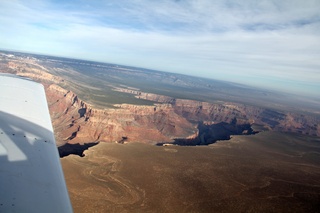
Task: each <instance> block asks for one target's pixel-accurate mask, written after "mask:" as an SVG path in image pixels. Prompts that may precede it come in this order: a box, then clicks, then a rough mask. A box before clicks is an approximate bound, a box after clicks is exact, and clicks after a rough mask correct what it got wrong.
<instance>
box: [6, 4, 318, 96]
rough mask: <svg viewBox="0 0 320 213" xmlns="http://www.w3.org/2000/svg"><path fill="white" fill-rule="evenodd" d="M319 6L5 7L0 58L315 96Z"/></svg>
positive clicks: (82, 5)
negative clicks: (6, 54)
mask: <svg viewBox="0 0 320 213" xmlns="http://www.w3.org/2000/svg"><path fill="white" fill-rule="evenodd" d="M319 11H320V1H319V0H281V1H279V0H275V1H272V0H180V1H179V0H162V1H161V0H159V1H156V0H154V1H153V0H149V1H148V0H130V1H129V0H109V1H97V0H91V1H87V0H74V1H71V0H51V1H45V0H41V1H40V0H30V1H25V0H8V1H5V0H4V1H1V2H0V32H1V33H0V49H9V50H17V51H27V52H33V53H42V54H49V55H57V56H66V57H73V58H81V59H88V60H94V61H102V62H110V63H117V64H123V65H132V66H137V67H144V68H151V69H156V70H162V71H168V72H176V73H183V74H189V75H194V76H201V77H208V78H213V79H220V80H227V81H233V82H238V83H244V84H249V85H254V86H261V87H266V88H272V89H275V90H283V91H288V92H292V93H297V94H298V93H299V94H304V95H308V96H313V97H318V96H319V93H320V12H319Z"/></svg>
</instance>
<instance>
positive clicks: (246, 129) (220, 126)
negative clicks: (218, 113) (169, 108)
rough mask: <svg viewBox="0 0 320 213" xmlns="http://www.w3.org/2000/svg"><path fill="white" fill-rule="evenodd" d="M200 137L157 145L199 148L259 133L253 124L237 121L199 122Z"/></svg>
mask: <svg viewBox="0 0 320 213" xmlns="http://www.w3.org/2000/svg"><path fill="white" fill-rule="evenodd" d="M198 131H199V133H198V135H197V137H195V138H176V139H174V142H173V143H157V145H158V146H163V145H165V144H173V145H179V146H199V145H209V144H213V143H215V142H216V141H218V140H230V138H231V135H254V134H256V133H259V131H254V130H253V129H252V127H251V124H248V123H246V124H237V119H236V118H234V119H233V120H232V122H230V123H226V122H220V123H217V124H205V123H203V122H199V124H198Z"/></svg>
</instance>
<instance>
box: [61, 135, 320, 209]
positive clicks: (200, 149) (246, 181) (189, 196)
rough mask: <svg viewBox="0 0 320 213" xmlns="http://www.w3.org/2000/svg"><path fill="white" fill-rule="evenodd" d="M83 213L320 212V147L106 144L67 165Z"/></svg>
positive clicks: (281, 140) (295, 143)
mask: <svg viewBox="0 0 320 213" xmlns="http://www.w3.org/2000/svg"><path fill="white" fill-rule="evenodd" d="M61 162H62V166H63V169H64V174H65V178H66V181H67V185H68V188H69V193H70V196H71V201H72V205H73V208H74V210H75V212H318V211H319V209H320V203H319V200H320V140H319V138H317V137H311V136H304V135H299V134H288V133H279V132H271V131H266V132H261V133H259V134H256V135H250V136H234V137H233V138H232V139H231V140H229V141H219V142H217V143H215V144H212V145H209V146H193V147H185V146H165V147H159V146H152V145H148V144H141V143H132V144H115V143H100V144H98V145H96V146H94V147H91V148H89V150H87V151H85V156H84V157H82V158H81V157H79V156H74V155H73V156H68V157H66V158H62V159H61Z"/></svg>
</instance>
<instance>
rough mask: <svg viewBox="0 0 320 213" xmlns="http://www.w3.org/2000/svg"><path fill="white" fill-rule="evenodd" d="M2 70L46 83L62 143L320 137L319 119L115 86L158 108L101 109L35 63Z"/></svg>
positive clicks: (17, 63)
mask: <svg viewBox="0 0 320 213" xmlns="http://www.w3.org/2000/svg"><path fill="white" fill-rule="evenodd" d="M1 67H2V68H1V69H3V70H4V71H6V72H11V73H16V74H19V75H22V76H27V77H30V78H32V79H34V80H36V81H39V82H42V83H43V84H44V85H45V90H46V94H47V100H48V105H49V109H50V113H51V117H52V122H53V126H54V129H55V133H56V139H57V144H58V145H63V144H66V143H70V144H77V143H80V144H83V143H92V142H97V141H106V142H119V143H124V142H145V143H153V144H156V143H167V142H177V140H176V139H180V140H182V141H183V140H184V139H187V140H189V142H190V141H192V143H194V142H195V143H201V144H207V143H210V141H214V140H217V139H221V137H216V136H217V135H220V134H221V132H229V133H232V134H246V133H252V129H250V128H251V127H250V125H252V124H259V125H262V126H264V127H265V128H267V129H269V130H276V131H285V132H299V133H302V134H308V135H314V136H320V125H319V123H320V119H319V118H317V117H313V116H311V115H307V114H298V113H293V112H284V111H277V110H272V109H265V108H261V107H255V106H250V105H245V104H239V103H232V102H217V103H208V102H201V101H195V100H186V99H176V98H173V97H169V96H164V95H158V94H152V93H146V92H143V91H140V90H139V89H136V88H132V87H126V88H122V87H114V90H115V91H118V92H123V93H130V94H132V95H134V96H135V97H136V98H137V99H145V100H149V101H153V102H155V103H156V104H154V105H153V106H146V105H130V104H118V105H114V108H112V109H111V108H108V109H96V108H95V107H94V106H91V105H89V104H88V103H86V102H84V101H83V100H81V99H80V98H78V96H77V95H76V94H75V93H73V92H72V91H69V90H66V89H63V88H62V87H61V86H59V85H66V84H67V83H68V82H67V81H65V80H64V79H63V78H62V77H60V76H56V75H54V74H53V72H49V71H48V70H47V69H46V68H44V67H42V66H41V65H39V64H37V63H36V62H35V61H32V60H31V61H27V62H26V61H24V62H23V61H22V62H21V61H20V60H16V61H10V62H9V63H8V64H7V65H4V64H1ZM191 98H192V97H191ZM215 135H216V136H215ZM229 136H230V134H229V135H228V134H227V136H223V137H222V139H223V138H224V137H229ZM180 142H181V141H180Z"/></svg>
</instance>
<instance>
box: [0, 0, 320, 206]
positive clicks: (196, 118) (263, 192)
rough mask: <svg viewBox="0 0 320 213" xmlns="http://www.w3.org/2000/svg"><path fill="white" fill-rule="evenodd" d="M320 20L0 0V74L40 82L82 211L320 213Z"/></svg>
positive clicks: (230, 6)
mask: <svg viewBox="0 0 320 213" xmlns="http://www.w3.org/2000/svg"><path fill="white" fill-rule="evenodd" d="M319 11H320V1H318V0H304V1H302V0H283V1H271V0H261V1H256V0H240V1H228V0H213V1H210V0H202V1H198V0H186V1H175V0H164V1H147V0H137V1H135V0H133V1H130V0H124V1H116V0H110V1H98V0H93V1H85V0H64V1H61V0H50V1H49V0H45V1H43V0H32V1H23V0H14V1H0V32H1V34H0V72H1V73H11V74H16V75H20V76H25V77H27V78H31V79H32V80H34V81H37V82H40V83H41V84H43V85H44V88H45V91H46V94H47V102H48V107H49V110H50V116H51V119H52V123H53V127H54V130H55V138H56V142H57V146H58V149H59V152H60V156H61V157H62V159H61V162H62V166H63V169H64V173H65V178H66V182H67V185H68V191H69V194H70V197H71V201H72V204H73V208H74V210H75V212H92V211H97V212H141V211H143V212H209V211H214V212H318V211H319V209H320V206H319V205H320V204H319V200H320V181H319V180H320V140H319V137H320V96H319V91H320V60H319V59H320V39H319V38H320V31H319V29H320V14H319ZM65 57H67V58H65ZM75 58H78V59H81V60H78V59H75ZM97 61H100V62H97ZM104 62H106V63H104ZM141 67H142V68H141ZM163 71H166V72H163ZM17 86H18V85H17ZM13 98H14V97H13ZM0 104H1V103H0Z"/></svg>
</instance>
